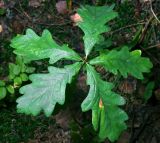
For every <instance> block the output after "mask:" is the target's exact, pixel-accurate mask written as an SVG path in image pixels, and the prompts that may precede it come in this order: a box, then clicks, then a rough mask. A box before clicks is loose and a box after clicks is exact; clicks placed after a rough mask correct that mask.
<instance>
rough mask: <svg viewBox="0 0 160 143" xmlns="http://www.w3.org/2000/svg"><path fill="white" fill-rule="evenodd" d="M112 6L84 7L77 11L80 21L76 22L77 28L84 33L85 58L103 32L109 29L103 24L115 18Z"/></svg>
mask: <svg viewBox="0 0 160 143" xmlns="http://www.w3.org/2000/svg"><path fill="white" fill-rule="evenodd" d="M113 7H114V6H113V5H112V6H110V7H108V6H101V7H99V6H88V5H87V6H85V7H82V8H80V9H79V10H78V14H79V15H80V16H81V18H82V21H80V22H78V26H79V27H80V28H81V29H82V31H83V32H84V37H83V39H84V45H85V53H86V56H88V55H89V53H90V52H91V50H92V49H93V47H94V45H95V44H96V43H97V42H98V41H99V40H100V39H101V38H100V37H101V35H100V34H102V33H104V32H108V31H109V30H110V28H109V27H108V26H106V25H105V24H106V23H107V22H108V21H110V20H112V19H113V18H115V17H117V13H116V12H114V11H113Z"/></svg>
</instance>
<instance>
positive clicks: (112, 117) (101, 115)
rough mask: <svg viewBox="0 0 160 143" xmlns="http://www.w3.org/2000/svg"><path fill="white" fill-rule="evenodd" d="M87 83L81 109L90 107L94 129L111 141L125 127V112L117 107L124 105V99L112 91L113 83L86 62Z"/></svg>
mask: <svg viewBox="0 0 160 143" xmlns="http://www.w3.org/2000/svg"><path fill="white" fill-rule="evenodd" d="M86 69H87V84H88V85H90V90H89V94H88V96H87V97H86V98H85V100H84V101H83V102H82V105H81V107H82V110H83V111H88V110H90V109H92V124H93V127H94V129H95V130H99V137H100V138H101V139H103V140H104V139H105V138H106V137H108V138H109V139H110V140H111V141H115V140H117V139H118V137H119V135H120V134H121V132H122V131H123V130H125V129H126V124H125V122H124V121H126V120H127V119H128V116H127V114H126V113H125V112H124V111H123V110H122V109H120V108H119V107H117V106H118V105H124V104H125V100H124V98H123V97H121V96H120V95H119V94H117V93H115V92H113V91H112V89H113V87H114V85H113V84H112V83H109V82H106V81H103V80H102V79H101V78H100V76H99V74H98V73H97V72H96V71H95V69H94V68H93V67H92V66H91V65H89V64H87V65H86Z"/></svg>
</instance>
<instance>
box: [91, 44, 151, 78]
mask: <svg viewBox="0 0 160 143" xmlns="http://www.w3.org/2000/svg"><path fill="white" fill-rule="evenodd" d="M90 64H92V65H101V66H103V67H104V68H105V69H106V70H107V71H109V72H112V73H113V74H118V71H119V72H120V74H121V75H122V76H123V77H125V78H126V77H127V76H128V74H130V75H132V76H134V77H136V78H138V79H143V73H147V72H149V71H150V69H151V68H152V63H151V61H150V60H149V59H148V58H145V57H141V51H140V50H135V51H132V52H130V51H129V49H128V47H123V48H122V49H121V50H120V51H117V50H111V51H109V52H108V53H101V54H100V56H98V57H96V58H94V59H92V60H91V61H90Z"/></svg>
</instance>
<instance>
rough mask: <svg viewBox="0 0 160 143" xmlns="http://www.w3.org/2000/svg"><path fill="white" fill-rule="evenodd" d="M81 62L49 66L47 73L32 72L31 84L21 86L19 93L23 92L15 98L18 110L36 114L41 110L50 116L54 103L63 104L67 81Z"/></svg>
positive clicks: (76, 71)
mask: <svg viewBox="0 0 160 143" xmlns="http://www.w3.org/2000/svg"><path fill="white" fill-rule="evenodd" d="M80 67H81V63H79V62H77V63H75V64H72V65H68V66H65V68H56V67H49V68H48V70H49V73H47V74H33V75H31V76H30V80H31V81H32V83H31V84H29V85H26V86H23V87H22V88H21V89H20V93H21V94H24V95H23V96H22V97H20V98H18V99H17V103H18V105H17V108H18V112H20V113H26V114H32V115H38V114H39V113H40V112H41V110H43V111H44V113H45V115H46V116H50V115H51V114H52V112H53V110H54V107H55V105H56V103H59V104H61V105H62V104H64V101H65V89H66V85H67V83H71V81H72V77H73V76H74V75H76V74H77V73H78V71H79V70H80Z"/></svg>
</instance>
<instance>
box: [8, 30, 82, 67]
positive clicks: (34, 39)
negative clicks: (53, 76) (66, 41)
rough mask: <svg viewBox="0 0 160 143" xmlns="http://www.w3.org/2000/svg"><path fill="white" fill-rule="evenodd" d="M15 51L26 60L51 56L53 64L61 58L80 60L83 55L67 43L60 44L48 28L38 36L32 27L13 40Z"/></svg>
mask: <svg viewBox="0 0 160 143" xmlns="http://www.w3.org/2000/svg"><path fill="white" fill-rule="evenodd" d="M10 46H11V47H12V48H14V49H15V50H14V53H15V54H17V55H20V56H22V57H23V58H24V61H25V62H30V61H34V60H41V59H45V58H50V61H49V62H50V63H51V64H53V63H55V62H57V61H58V60H60V59H63V58H65V59H69V60H75V61H80V60H81V57H80V56H79V55H78V54H77V53H76V52H74V51H73V50H72V49H70V48H69V47H68V46H67V45H63V46H59V45H58V44H57V43H56V42H55V41H54V40H53V39H52V35H51V33H50V32H49V31H48V30H44V31H43V33H42V36H41V37H40V36H38V35H37V34H36V33H35V32H34V31H33V30H32V29H27V31H26V34H25V35H18V36H17V37H15V38H13V39H12V41H11V45H10Z"/></svg>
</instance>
